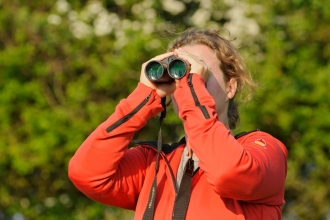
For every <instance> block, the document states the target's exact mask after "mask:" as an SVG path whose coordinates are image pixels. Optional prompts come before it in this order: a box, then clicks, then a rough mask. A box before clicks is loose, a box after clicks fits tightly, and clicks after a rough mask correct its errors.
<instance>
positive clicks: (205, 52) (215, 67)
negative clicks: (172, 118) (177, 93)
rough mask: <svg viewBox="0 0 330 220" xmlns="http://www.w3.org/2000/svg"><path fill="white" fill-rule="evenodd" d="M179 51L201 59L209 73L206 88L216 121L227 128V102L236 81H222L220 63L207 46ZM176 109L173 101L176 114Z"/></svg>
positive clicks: (184, 47) (198, 45)
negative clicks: (211, 98) (214, 107)
mask: <svg viewBox="0 0 330 220" xmlns="http://www.w3.org/2000/svg"><path fill="white" fill-rule="evenodd" d="M181 49H182V50H184V51H185V52H187V53H189V54H192V55H194V56H197V57H200V58H202V59H203V61H204V62H205V64H206V66H207V67H208V69H209V71H210V72H211V73H210V77H209V79H208V80H207V81H206V88H207V90H208V92H209V93H210V95H211V96H212V97H213V99H214V101H215V103H216V111H217V113H218V120H219V121H221V122H223V123H224V124H225V125H226V126H227V125H228V119H227V111H228V101H229V99H231V98H233V97H234V95H235V92H236V81H235V80H234V79H231V80H230V81H229V82H228V83H226V82H225V81H224V75H223V72H222V71H221V69H220V61H219V59H218V58H217V56H216V54H215V52H214V51H213V50H212V49H211V48H209V47H208V46H205V45H201V44H197V45H187V46H183V47H181ZM176 108H177V106H176V103H175V100H174V109H175V111H176V112H177V109H176ZM227 127H228V126H227Z"/></svg>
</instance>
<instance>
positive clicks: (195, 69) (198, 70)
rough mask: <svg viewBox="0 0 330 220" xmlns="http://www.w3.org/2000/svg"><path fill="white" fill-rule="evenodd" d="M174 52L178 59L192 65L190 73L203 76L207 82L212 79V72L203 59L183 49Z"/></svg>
mask: <svg viewBox="0 0 330 220" xmlns="http://www.w3.org/2000/svg"><path fill="white" fill-rule="evenodd" d="M174 52H175V53H176V54H177V56H178V57H180V58H181V59H184V60H185V61H186V62H187V63H188V64H190V73H195V74H198V75H200V76H202V78H203V79H204V81H205V82H206V81H207V80H208V78H209V77H210V71H209V68H208V67H207V65H206V64H205V62H204V60H203V59H202V58H201V57H199V56H196V55H193V54H190V53H188V52H187V51H185V50H184V49H182V48H178V49H175V50H174Z"/></svg>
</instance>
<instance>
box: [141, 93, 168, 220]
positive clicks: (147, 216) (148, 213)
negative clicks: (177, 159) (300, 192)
mask: <svg viewBox="0 0 330 220" xmlns="http://www.w3.org/2000/svg"><path fill="white" fill-rule="evenodd" d="M162 106H163V108H164V110H163V111H162V112H161V113H160V117H159V123H160V125H159V133H158V142H157V158H156V165H155V177H154V181H153V183H152V186H151V189H150V193H149V199H148V203H147V207H146V210H145V211H144V215H143V218H142V219H143V220H152V219H153V218H154V209H155V201H156V189H157V173H158V166H159V157H160V153H161V151H162V145H163V143H162V142H163V140H162V125H163V120H164V118H165V116H166V97H164V98H162Z"/></svg>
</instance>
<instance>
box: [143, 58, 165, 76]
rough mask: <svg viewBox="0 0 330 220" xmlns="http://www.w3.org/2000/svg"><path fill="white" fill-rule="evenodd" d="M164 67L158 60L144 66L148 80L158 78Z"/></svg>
mask: <svg viewBox="0 0 330 220" xmlns="http://www.w3.org/2000/svg"><path fill="white" fill-rule="evenodd" d="M163 72H164V68H163V66H162V64H160V63H159V62H156V61H153V62H150V63H149V64H148V65H147V66H146V74H147V77H148V78H149V79H150V80H154V81H155V80H158V79H160V78H161V77H162V75H163Z"/></svg>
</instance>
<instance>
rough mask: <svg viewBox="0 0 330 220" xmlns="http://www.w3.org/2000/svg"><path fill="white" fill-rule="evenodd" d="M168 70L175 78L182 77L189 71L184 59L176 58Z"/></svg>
mask: <svg viewBox="0 0 330 220" xmlns="http://www.w3.org/2000/svg"><path fill="white" fill-rule="evenodd" d="M168 72H169V74H170V75H171V77H172V78H174V79H181V78H182V77H183V76H184V75H185V74H186V72H187V68H186V64H185V63H184V62H183V61H182V60H174V61H172V62H171V63H170V65H169V67H168Z"/></svg>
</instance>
